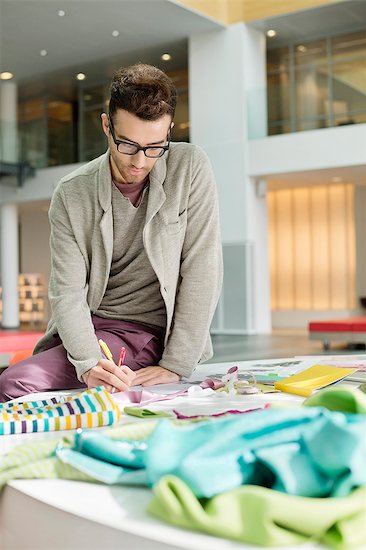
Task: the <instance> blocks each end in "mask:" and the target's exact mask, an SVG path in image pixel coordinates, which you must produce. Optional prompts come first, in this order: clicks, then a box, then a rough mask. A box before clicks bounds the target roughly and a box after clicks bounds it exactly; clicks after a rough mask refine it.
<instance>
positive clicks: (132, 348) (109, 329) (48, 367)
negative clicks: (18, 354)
mask: <svg viewBox="0 0 366 550" xmlns="http://www.w3.org/2000/svg"><path fill="white" fill-rule="evenodd" d="M92 321H93V324H94V329H95V334H96V336H97V338H98V339H99V338H101V339H102V340H104V341H105V342H106V343H107V345H108V347H109V349H110V350H111V352H112V355H113V357H114V359H115V361H117V362H118V358H119V354H120V350H121V347H122V346H125V348H126V356H125V360H124V364H125V365H128V366H129V367H130V369H132V370H138V369H141V368H143V367H148V366H150V365H158V364H159V361H160V359H161V356H162V353H163V348H164V331H163V330H159V329H153V328H150V327H146V326H143V325H139V324H137V323H130V322H126V321H119V320H116V319H103V318H102V317H97V316H96V315H92ZM54 340H55V345H54V347H52V348H51V349H48V350H46V351H43V352H42V353H38V354H37V355H33V356H32V357H30V358H29V359H25V360H24V361H20V362H19V363H17V364H16V365H14V366H13V367H9V368H7V369H6V370H5V371H4V372H3V373H2V374H1V375H0V403H4V402H5V401H9V399H15V398H16V397H21V396H22V395H26V394H27V393H33V392H43V391H52V390H63V389H73V388H86V385H85V384H84V383H83V382H80V381H79V380H78V379H77V377H76V372H75V367H74V366H73V365H72V363H70V361H69V360H68V359H67V356H66V350H65V348H64V347H63V345H62V342H61V340H60V338H59V337H58V336H57V337H55V339H54Z"/></svg>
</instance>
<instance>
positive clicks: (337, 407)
mask: <svg viewBox="0 0 366 550" xmlns="http://www.w3.org/2000/svg"><path fill="white" fill-rule="evenodd" d="M303 405H305V406H307V407H324V408H326V409H329V410H330V411H341V412H344V413H352V414H366V394H365V393H363V392H362V391H361V390H359V389H357V388H352V387H351V386H342V385H337V386H331V387H329V388H324V389H323V390H321V391H319V392H317V393H314V395H311V396H310V397H308V398H307V399H306V400H305V401H304V403H303Z"/></svg>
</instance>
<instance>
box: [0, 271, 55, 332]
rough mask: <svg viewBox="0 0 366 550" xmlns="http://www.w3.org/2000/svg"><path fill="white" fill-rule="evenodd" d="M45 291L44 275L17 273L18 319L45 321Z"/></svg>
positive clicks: (34, 321) (0, 297) (27, 321)
mask: <svg viewBox="0 0 366 550" xmlns="http://www.w3.org/2000/svg"><path fill="white" fill-rule="evenodd" d="M0 314H2V288H1V287H0ZM45 315H46V292H45V282H44V277H43V275H42V274H40V273H21V274H20V275H19V320H20V322H21V323H24V324H28V323H29V324H36V323H37V324H38V323H44V322H45V320H46V319H45Z"/></svg>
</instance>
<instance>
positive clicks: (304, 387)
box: [274, 365, 357, 397]
mask: <svg viewBox="0 0 366 550" xmlns="http://www.w3.org/2000/svg"><path fill="white" fill-rule="evenodd" d="M356 370H357V369H348V368H341V367H328V366H326V365H314V366H313V367H310V368H308V369H305V370H303V371H302V372H299V373H298V374H294V375H293V376H289V377H288V378H284V379H283V380H279V381H278V382H276V383H275V385H274V386H275V388H276V389H277V390H281V391H283V392H286V393H294V394H295V395H302V396H304V397H309V395H311V394H312V393H313V391H314V390H319V389H321V388H325V387H326V386H329V385H330V384H334V382H338V381H339V380H342V378H345V377H346V376H349V375H350V374H353V373H354V372H356Z"/></svg>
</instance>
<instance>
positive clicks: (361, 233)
mask: <svg viewBox="0 0 366 550" xmlns="http://www.w3.org/2000/svg"><path fill="white" fill-rule="evenodd" d="M365 208H366V188H365V187H363V186H361V185H360V186H358V185H356V186H355V236H356V273H355V275H356V309H358V310H359V311H360V313H361V314H362V313H364V309H363V308H362V307H361V306H360V303H359V298H360V297H361V296H366V254H365V234H366V217H365Z"/></svg>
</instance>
